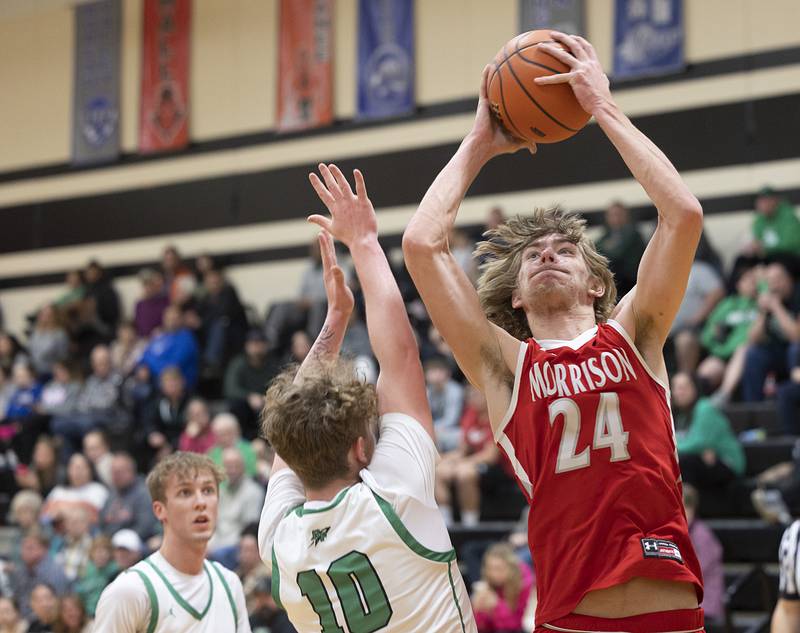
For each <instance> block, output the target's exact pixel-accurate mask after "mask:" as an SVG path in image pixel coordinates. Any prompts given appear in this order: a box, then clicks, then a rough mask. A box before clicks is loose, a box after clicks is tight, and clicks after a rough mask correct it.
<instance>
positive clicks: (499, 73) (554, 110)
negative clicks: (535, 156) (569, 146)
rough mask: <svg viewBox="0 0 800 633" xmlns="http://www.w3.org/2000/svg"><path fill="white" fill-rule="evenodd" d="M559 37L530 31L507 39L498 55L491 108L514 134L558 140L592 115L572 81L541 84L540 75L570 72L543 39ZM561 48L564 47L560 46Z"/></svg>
mask: <svg viewBox="0 0 800 633" xmlns="http://www.w3.org/2000/svg"><path fill="white" fill-rule="evenodd" d="M541 42H549V43H551V44H555V45H556V46H561V44H560V43H558V42H554V41H553V40H551V39H550V31H548V30H540V31H528V32H527V33H522V34H521V35H517V37H515V38H514V39H512V40H509V41H508V42H506V44H505V46H503V48H501V49H500V52H499V53H497V55H496V56H495V58H494V61H493V66H494V69H493V70H492V72H491V74H490V75H489V101H490V103H491V106H492V111H493V112H494V114H495V116H496V117H497V118H498V120H499V121H500V122H501V123H502V124H503V127H504V128H505V129H506V131H508V133H509V134H510V135H511V136H514V137H516V138H519V139H524V140H526V141H533V142H534V143H557V142H558V141H563V140H564V139H566V138H569V137H570V136H572V135H573V134H575V133H577V132H578V130H580V129H581V128H582V127H583V126H584V125H586V123H587V122H588V121H589V116H590V115H589V114H587V113H586V112H585V111H584V110H583V108H581V106H580V105H579V104H578V100H577V99H575V94H574V93H573V92H572V88H571V87H570V85H569V84H567V83H563V84H550V85H547V86H539V85H537V84H536V83H534V81H533V80H534V79H536V77H542V76H545V75H553V74H558V73H565V72H569V68H568V67H567V66H566V65H564V64H563V63H561V62H560V61H558V60H557V59H555V58H554V57H552V56H551V55H548V54H547V53H545V52H544V51H541V50H539V46H538V45H539V43H541ZM561 48H564V47H563V46H561Z"/></svg>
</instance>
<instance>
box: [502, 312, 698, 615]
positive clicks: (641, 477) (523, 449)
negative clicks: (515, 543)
mask: <svg viewBox="0 0 800 633" xmlns="http://www.w3.org/2000/svg"><path fill="white" fill-rule="evenodd" d="M495 439H496V441H497V443H498V445H499V446H500V447H501V449H503V450H504V451H505V452H506V454H507V455H508V458H509V460H510V461H511V463H512V465H513V467H514V472H515V474H516V477H517V480H518V483H519V485H520V487H521V488H522V490H523V492H524V493H525V496H526V497H527V499H528V502H529V503H530V504H531V510H530V518H529V521H528V541H529V544H530V548H531V552H532V554H533V561H534V565H535V568H536V580H537V588H538V598H539V602H538V607H537V610H536V623H537V625H541V624H545V623H547V622H550V621H552V620H555V619H557V618H559V617H562V616H565V615H568V614H569V613H571V612H572V610H573V609H574V608H575V606H576V605H577V604H578V603H579V602H580V600H581V598H583V596H584V595H585V594H586V593H587V592H589V591H593V590H596V589H604V588H607V587H611V586H612V585H617V584H620V583H624V582H626V581H627V580H630V579H631V578H633V577H635V576H644V577H648V578H655V579H664V580H677V581H686V582H691V583H694V585H695V587H696V590H697V594H698V600H700V599H702V580H701V572H700V564H699V562H698V561H697V556H696V555H695V552H694V549H693V548H692V544H691V541H690V540H689V529H688V526H687V524H686V515H685V513H684V509H683V499H682V490H681V484H680V469H679V467H678V460H677V455H676V451H675V433H674V427H673V423H672V413H671V411H670V407H669V391H668V389H667V387H666V386H665V385H664V384H663V383H662V382H661V381H660V380H659V379H658V378H656V376H655V375H654V374H653V373H652V372H651V371H650V369H649V368H648V367H647V365H646V364H645V362H644V360H643V359H642V358H641V356H640V355H639V353H638V351H637V349H636V347H635V346H634V344H633V342H632V341H631V340H630V337H629V336H628V335H627V333H626V332H625V330H624V329H623V328H622V326H621V325H620V324H619V323H616V322H615V321H609V322H608V323H604V324H600V325H598V326H596V327H593V328H592V329H591V330H588V331H587V332H584V333H583V334H581V335H580V336H578V337H577V338H575V339H573V340H572V341H536V340H535V339H529V340H528V341H527V342H526V343H521V347H520V353H519V358H518V361H517V368H516V372H515V381H514V391H513V394H512V397H511V404H510V405H509V409H508V412H507V413H506V416H505V418H504V419H503V421H502V423H501V424H500V426H499V427H498V429H497V431H496V432H495Z"/></svg>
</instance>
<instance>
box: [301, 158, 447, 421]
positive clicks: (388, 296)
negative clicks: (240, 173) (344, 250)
mask: <svg viewBox="0 0 800 633" xmlns="http://www.w3.org/2000/svg"><path fill="white" fill-rule="evenodd" d="M319 170H320V174H321V175H322V180H321V179H320V178H319V176H317V175H316V174H313V173H312V174H310V176H309V178H310V180H311V184H312V186H313V187H314V190H315V191H316V192H317V195H318V196H319V197H320V200H322V202H323V203H324V204H325V206H326V207H327V208H328V211H329V212H330V214H331V217H330V218H327V217H324V216H321V215H312V216H311V217H310V218H309V221H311V222H314V223H315V224H318V225H319V226H321V227H323V228H324V229H326V230H327V231H329V232H330V233H331V234H332V235H333V236H334V237H336V239H338V240H340V241H341V242H342V243H344V244H345V246H347V247H348V248H349V249H350V254H351V256H352V258H353V264H354V265H355V269H356V273H357V274H358V279H359V281H360V283H361V288H362V289H363V291H364V301H365V303H366V310H367V329H368V331H369V340H370V344H371V345H372V350H373V352H374V353H375V357H376V358H377V360H378V364H379V365H380V375H379V377H378V384H377V393H378V407H379V409H380V412H381V413H388V412H398V413H405V414H407V415H410V416H411V417H413V418H415V419H416V420H419V422H421V423H422V425H423V426H424V427H425V429H426V430H427V431H428V433H429V434H430V435H431V437H433V422H432V420H431V413H430V407H429V406H428V398H427V395H426V393H425V379H424V376H423V373H422V366H421V365H420V361H419V350H418V348H417V342H416V339H415V338H414V333H413V331H412V329H411V324H410V323H409V321H408V317H407V315H406V311H405V305H404V303H403V298H402V296H401V295H400V290H399V289H398V287H397V283H396V282H395V279H394V276H393V275H392V271H391V268H390V267H389V262H388V261H387V260H386V255H385V254H384V252H383V250H382V249H381V246H380V244H379V243H378V225H377V220H376V218H375V210H374V209H373V207H372V203H371V202H370V200H369V198H368V196H367V188H366V185H365V183H364V177H363V176H362V174H361V172H360V171H358V170H355V172H354V178H355V183H356V191H355V193H354V192H353V190H352V189H351V187H350V184H349V183H348V182H347V179H346V178H345V177H344V175H343V174H342V172H341V170H340V169H339V168H338V167H337V166H336V165H330V166H328V165H323V164H320V166H319ZM323 181H324V182H323Z"/></svg>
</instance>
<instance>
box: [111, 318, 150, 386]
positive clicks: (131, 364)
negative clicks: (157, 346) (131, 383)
mask: <svg viewBox="0 0 800 633" xmlns="http://www.w3.org/2000/svg"><path fill="white" fill-rule="evenodd" d="M146 346H147V343H146V342H145V341H144V340H142V339H140V338H139V337H138V335H137V334H136V326H135V325H134V324H133V322H132V321H123V322H122V323H120V324H119V325H118V326H117V338H116V339H115V340H114V342H113V343H112V344H111V365H112V367H114V371H115V372H117V373H118V374H119V375H120V376H123V377H124V376H128V375H129V374H130V373H131V372H133V370H134V369H135V368H136V365H137V363H138V362H139V359H140V358H141V357H142V353H143V352H144V349H145V347H146Z"/></svg>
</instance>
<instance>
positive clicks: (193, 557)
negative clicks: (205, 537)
mask: <svg viewBox="0 0 800 633" xmlns="http://www.w3.org/2000/svg"><path fill="white" fill-rule="evenodd" d="M207 549H208V543H207V542H202V541H201V542H191V541H189V542H180V541H178V540H177V539H176V538H174V537H173V536H172V535H171V534H170V533H169V532H165V533H164V542H163V543H162V545H161V548H160V549H159V550H158V551H159V552H161V555H162V556H163V557H164V558H165V559H166V561H167V562H168V563H169V564H170V565H172V566H173V567H174V568H175V569H177V570H178V571H179V572H181V573H183V574H190V575H192V576H196V575H197V574H199V573H200V572H202V571H203V560H205V557H206V550H207Z"/></svg>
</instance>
